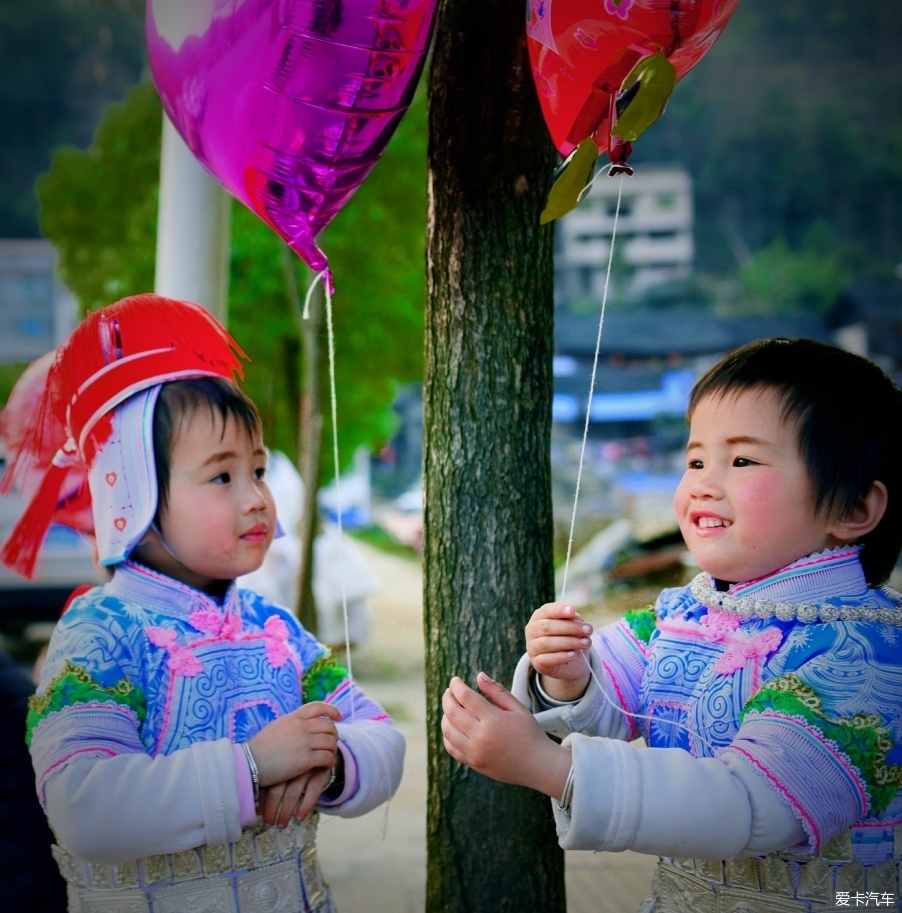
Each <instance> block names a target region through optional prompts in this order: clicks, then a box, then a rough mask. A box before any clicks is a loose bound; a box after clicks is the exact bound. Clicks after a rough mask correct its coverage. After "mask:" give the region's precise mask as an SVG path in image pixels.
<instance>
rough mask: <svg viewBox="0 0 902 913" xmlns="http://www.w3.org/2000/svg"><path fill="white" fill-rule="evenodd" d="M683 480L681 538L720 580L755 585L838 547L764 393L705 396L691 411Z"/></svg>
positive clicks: (774, 402) (774, 403)
mask: <svg viewBox="0 0 902 913" xmlns="http://www.w3.org/2000/svg"><path fill="white" fill-rule="evenodd" d="M686 465H687V468H686V472H685V474H684V476H683V479H682V481H681V482H680V484H679V487H678V488H677V491H676V495H675V496H674V508H675V509H676V514H677V519H678V520H679V524H680V531H681V532H682V534H683V538H684V539H685V541H686V545H687V546H688V548H689V551H690V552H692V556H693V557H694V558H695V560H696V561H697V562H698V564H699V566H700V567H701V568H702V569H703V570H705V571H707V572H708V573H709V574H711V576H712V577H715V578H717V579H719V580H726V581H729V582H731V583H736V582H739V581H745V580H756V579H758V578H759V577H764V576H765V575H767V574H770V573H772V572H773V571H776V570H778V569H779V568H781V567H785V566H786V565H787V564H790V563H791V562H793V561H795V560H796V559H798V558H801V557H803V556H805V555H810V554H812V553H814V552H818V551H823V550H824V549H825V548H831V547H833V546H836V545H839V544H841V540H840V539H838V538H836V537H835V536H834V535H833V524H832V523H831V522H830V518H829V517H827V516H826V515H825V514H824V513H823V512H820V513H817V512H816V511H815V504H814V495H813V490H812V486H811V482H810V480H809V478H808V473H807V471H806V468H805V465H804V464H803V462H802V459H801V457H800V455H799V451H798V443H797V437H796V432H795V429H794V427H793V426H792V425H791V424H787V423H786V422H785V421H784V420H783V418H782V402H781V400H780V397H779V396H778V395H777V393H776V392H775V391H774V390H772V389H769V388H762V389H752V390H746V391H742V392H739V393H729V392H728V393H727V394H726V395H725V396H723V397H717V396H708V397H705V398H704V399H702V400H701V401H700V402H699V404H698V405H697V407H696V409H695V411H694V413H693V415H692V420H691V427H690V433H689V443H688V445H687V448H686Z"/></svg>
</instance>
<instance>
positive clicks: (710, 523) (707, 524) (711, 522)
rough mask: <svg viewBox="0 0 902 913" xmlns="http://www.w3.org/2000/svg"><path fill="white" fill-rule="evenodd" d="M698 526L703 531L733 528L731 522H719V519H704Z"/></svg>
mask: <svg viewBox="0 0 902 913" xmlns="http://www.w3.org/2000/svg"><path fill="white" fill-rule="evenodd" d="M698 525H699V526H700V527H701V528H702V529H712V528H713V527H715V526H722V527H724V529H726V528H727V527H729V526H732V524H731V523H730V521H729V520H718V519H717V517H702V518H701V520H699V521H698Z"/></svg>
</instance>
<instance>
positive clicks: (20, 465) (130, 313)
mask: <svg viewBox="0 0 902 913" xmlns="http://www.w3.org/2000/svg"><path fill="white" fill-rule="evenodd" d="M242 358H244V359H247V355H246V354H245V353H244V351H243V350H242V349H241V347H240V346H239V345H238V343H237V342H235V340H234V339H233V338H232V337H231V335H229V333H228V331H227V330H226V329H225V328H224V327H223V326H222V325H221V324H220V323H219V322H218V321H217V320H216V318H215V317H213V315H212V314H210V313H209V311H206V310H205V309H204V308H202V307H200V306H199V305H197V304H191V303H189V302H186V301H177V300H174V299H172V298H164V297H162V296H160V295H152V294H146V295H135V296H132V297H129V298H123V299H122V300H121V301H117V302H116V303H115V304H111V305H109V306H108V307H105V308H100V309H99V310H97V311H94V312H92V313H89V314H88V315H87V317H85V319H84V320H83V321H82V322H81V323H80V324H79V325H78V326H77V327H76V328H75V330H73V331H72V333H71V334H70V335H69V336H68V337H67V338H66V339H65V340H64V341H63V343H62V344H61V345H60V347H59V348H58V349H57V351H56V355H55V356H54V358H53V361H52V363H51V365H50V368H49V371H48V374H47V381H46V385H45V387H44V392H43V395H42V396H41V398H40V401H39V403H38V406H37V410H36V412H35V414H34V417H33V419H32V421H31V424H30V426H29V428H28V431H27V432H26V434H25V436H24V438H23V439H22V440H21V445H20V446H19V448H18V450H17V451H16V452H15V453H14V454H13V458H12V461H11V464H10V466H9V469H8V471H7V473H6V475H5V476H4V477H3V479H2V481H0V492H2V493H4V494H9V492H10V491H11V490H12V489H13V487H15V486H18V487H19V488H20V489H21V490H22V491H23V492H24V495H25V499H26V506H25V509H24V511H23V513H22V515H21V517H20V518H19V521H18V523H17V524H16V526H15V527H14V528H13V531H12V533H11V535H10V537H9V539H8V540H7V541H6V543H5V544H4V545H3V548H2V550H0V561H2V562H3V564H5V565H6V566H7V567H8V568H10V569H12V570H14V571H17V572H18V573H20V574H23V575H24V576H26V577H31V576H33V574H34V568H35V564H36V562H37V558H38V553H39V552H40V548H41V544H42V543H43V540H44V536H45V535H46V533H47V530H48V528H49V526H50V524H51V522H52V521H53V520H54V517H55V515H56V514H57V512H58V510H59V506H60V502H61V498H63V499H64V496H65V490H64V489H65V481H66V477H67V475H70V473H71V471H72V470H73V469H74V470H80V471H82V472H86V473H87V477H88V487H89V490H90V495H91V505H92V510H93V515H94V532H95V536H96V541H97V549H98V554H99V559H100V563H101V564H105V565H109V564H115V563H117V562H118V561H121V560H123V558H125V557H127V556H128V553H129V552H130V551H131V549H132V548H133V547H134V546H135V545H136V544H137V543H138V542H139V541H140V539H141V537H142V536H143V535H144V533H145V532H146V531H147V528H148V526H149V525H150V523H151V522H152V520H153V517H154V514H155V513H156V507H157V484H156V471H155V468H154V460H153V438H152V418H153V409H154V405H155V403H156V398H157V395H158V394H159V390H160V384H162V383H165V382H166V381H172V380H184V379H187V378H191V377H224V378H226V379H228V380H232V379H233V377H234V375H235V374H236V373H237V374H238V376H239V377H243V376H244V371H243V367H242V364H241V361H240V359H242ZM51 454H53V457H52V459H51V460H50V461H49V464H48V457H49V456H50V455H51ZM42 464H43V465H44V466H46V468H45V469H44V471H43V477H42V478H41V480H40V483H39V484H38V485H36V486H35V485H34V484H25V483H26V480H27V479H28V476H29V474H30V473H33V472H34V469H35V467H38V468H40V467H41V465H42Z"/></svg>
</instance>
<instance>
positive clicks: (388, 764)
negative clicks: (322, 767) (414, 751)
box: [319, 720, 406, 818]
mask: <svg viewBox="0 0 902 913" xmlns="http://www.w3.org/2000/svg"><path fill="white" fill-rule="evenodd" d="M335 728H336V729H337V730H338V740H339V742H340V743H341V745H342V748H343V749H345V750H346V751H350V752H351V754H352V755H353V758H354V766H355V770H356V776H357V781H358V783H357V789H356V790H355V791H354V792H353V794H352V795H351V796H350V797H349V798H348V799H347V800H346V801H343V802H338V803H336V804H331V803H330V804H321V805H320V806H319V809H320V811H322V812H324V813H325V814H327V815H338V816H339V817H341V818H356V817H357V816H358V815H365V814H366V813H367V812H369V811H372V810H373V809H374V808H376V806H378V805H381V804H382V803H383V802H387V801H388V800H389V799H390V798H391V797H392V796H393V795H394V794H395V790H396V789H397V788H398V784H399V783H400V782H401V774H402V773H403V771H404V751H405V747H406V745H405V742H404V736H403V735H401V733H400V732H399V731H398V729H397V728H396V727H395V724H394V723H393V722H392V721H391V720H357V721H355V722H354V723H336V724H335Z"/></svg>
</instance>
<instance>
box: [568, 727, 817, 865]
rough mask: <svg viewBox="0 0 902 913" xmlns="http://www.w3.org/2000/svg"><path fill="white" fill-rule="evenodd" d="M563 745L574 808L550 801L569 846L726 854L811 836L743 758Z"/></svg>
mask: <svg viewBox="0 0 902 913" xmlns="http://www.w3.org/2000/svg"><path fill="white" fill-rule="evenodd" d="M564 744H565V745H567V746H569V747H570V749H571V751H572V757H573V798H572V802H571V806H570V810H569V812H566V811H563V810H561V809H560V808H559V807H558V803H557V801H556V800H552V808H553V810H554V815H555V823H556V825H557V832H558V838H559V840H560V844H561V846H562V847H563V848H564V849H567V850H607V851H614V852H617V851H620V850H634V851H636V852H639V853H652V854H656V855H661V856H695V857H699V858H706V859H727V858H729V857H731V856H741V855H760V854H763V853H768V852H771V851H773V850H778V849H782V848H784V847H788V846H793V845H795V844H797V843H803V842H804V841H805V839H806V837H805V831H804V829H803V828H802V825H801V822H800V821H799V820H798V819H797V818H796V817H795V815H794V814H793V812H792V811H791V809H790V808H789V806H787V805H786V804H784V803H783V801H782V800H781V799H780V797H779V795H778V794H777V793H776V791H775V790H773V789H772V788H771V787H769V786H768V785H767V784H766V782H765V781H764V780H763V779H762V778H761V777H760V776H759V775H758V774H756V773H755V772H754V769H753V768H752V767H751V766H750V765H748V764H746V763H745V762H743V761H741V760H739V759H738V758H732V757H729V756H727V757H725V758H724V760H720V759H718V758H693V757H692V756H691V755H690V754H689V753H688V752H686V751H684V750H683V749H681V748H644V749H638V750H637V749H635V748H633V747H632V746H631V745H628V744H626V743H624V742H621V741H617V740H613V739H599V738H588V737H586V736H582V735H572V736H569V737H568V738H566V739H565V740H564Z"/></svg>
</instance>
